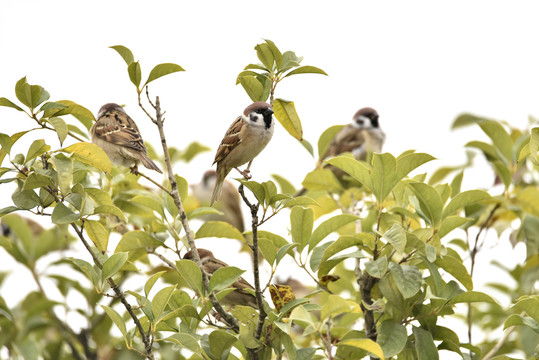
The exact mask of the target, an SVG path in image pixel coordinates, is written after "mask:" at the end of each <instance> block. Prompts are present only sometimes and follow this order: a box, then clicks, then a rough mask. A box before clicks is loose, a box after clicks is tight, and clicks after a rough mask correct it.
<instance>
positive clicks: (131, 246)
mask: <svg viewBox="0 0 539 360" xmlns="http://www.w3.org/2000/svg"><path fill="white" fill-rule="evenodd" d="M105 206H106V205H105ZM159 245H162V243H161V242H160V241H159V240H156V239H154V238H153V237H152V236H150V234H148V233H147V232H144V231H141V230H133V231H129V232H127V233H125V234H124V235H123V236H122V238H121V239H120V242H119V243H118V245H117V246H116V249H115V250H114V253H119V252H129V251H132V250H137V249H141V248H146V247H148V246H150V247H155V246H159Z"/></svg>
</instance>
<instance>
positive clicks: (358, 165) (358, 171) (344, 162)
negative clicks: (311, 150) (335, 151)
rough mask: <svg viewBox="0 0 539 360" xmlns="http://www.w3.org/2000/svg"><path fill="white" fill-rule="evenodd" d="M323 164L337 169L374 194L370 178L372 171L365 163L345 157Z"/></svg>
mask: <svg viewBox="0 0 539 360" xmlns="http://www.w3.org/2000/svg"><path fill="white" fill-rule="evenodd" d="M325 162H327V163H328V164H330V165H333V166H336V167H338V168H339V169H341V170H342V171H344V172H346V173H347V174H348V175H350V176H351V177H353V178H354V179H356V180H357V181H359V182H360V183H361V184H362V185H363V186H365V187H366V188H367V189H369V191H370V192H374V185H373V177H372V171H373V170H372V168H371V167H370V165H368V164H367V163H365V162H361V161H357V160H356V159H354V158H353V157H351V156H346V155H341V156H336V157H334V158H332V159H329V160H327V161H325Z"/></svg>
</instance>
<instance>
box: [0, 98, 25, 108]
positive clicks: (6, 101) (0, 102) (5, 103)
mask: <svg viewBox="0 0 539 360" xmlns="http://www.w3.org/2000/svg"><path fill="white" fill-rule="evenodd" d="M0 106H6V107H10V108H13V109H15V110H19V111H24V110H23V109H22V108H21V107H20V106H18V105H17V104H15V103H13V102H12V101H11V100H9V99H7V98H5V97H0Z"/></svg>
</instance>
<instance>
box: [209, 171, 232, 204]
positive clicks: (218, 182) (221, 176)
mask: <svg viewBox="0 0 539 360" xmlns="http://www.w3.org/2000/svg"><path fill="white" fill-rule="evenodd" d="M227 174H228V171H224V169H217V178H216V179H215V187H214V188H213V194H212V195H211V200H210V206H213V203H214V202H216V201H218V200H219V198H220V197H221V189H222V188H223V184H224V182H225V177H226V176H227Z"/></svg>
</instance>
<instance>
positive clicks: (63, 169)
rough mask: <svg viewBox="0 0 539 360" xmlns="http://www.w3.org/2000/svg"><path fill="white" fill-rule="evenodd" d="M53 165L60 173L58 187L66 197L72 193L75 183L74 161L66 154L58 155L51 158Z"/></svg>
mask: <svg viewBox="0 0 539 360" xmlns="http://www.w3.org/2000/svg"><path fill="white" fill-rule="evenodd" d="M51 161H52V164H53V165H54V168H55V169H56V172H57V173H58V186H59V187H60V191H61V192H62V194H63V195H64V196H66V195H68V194H69V193H70V192H71V183H72V182H73V160H72V159H71V158H69V157H67V156H65V154H61V153H60V154H56V155H54V156H52V157H51Z"/></svg>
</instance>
